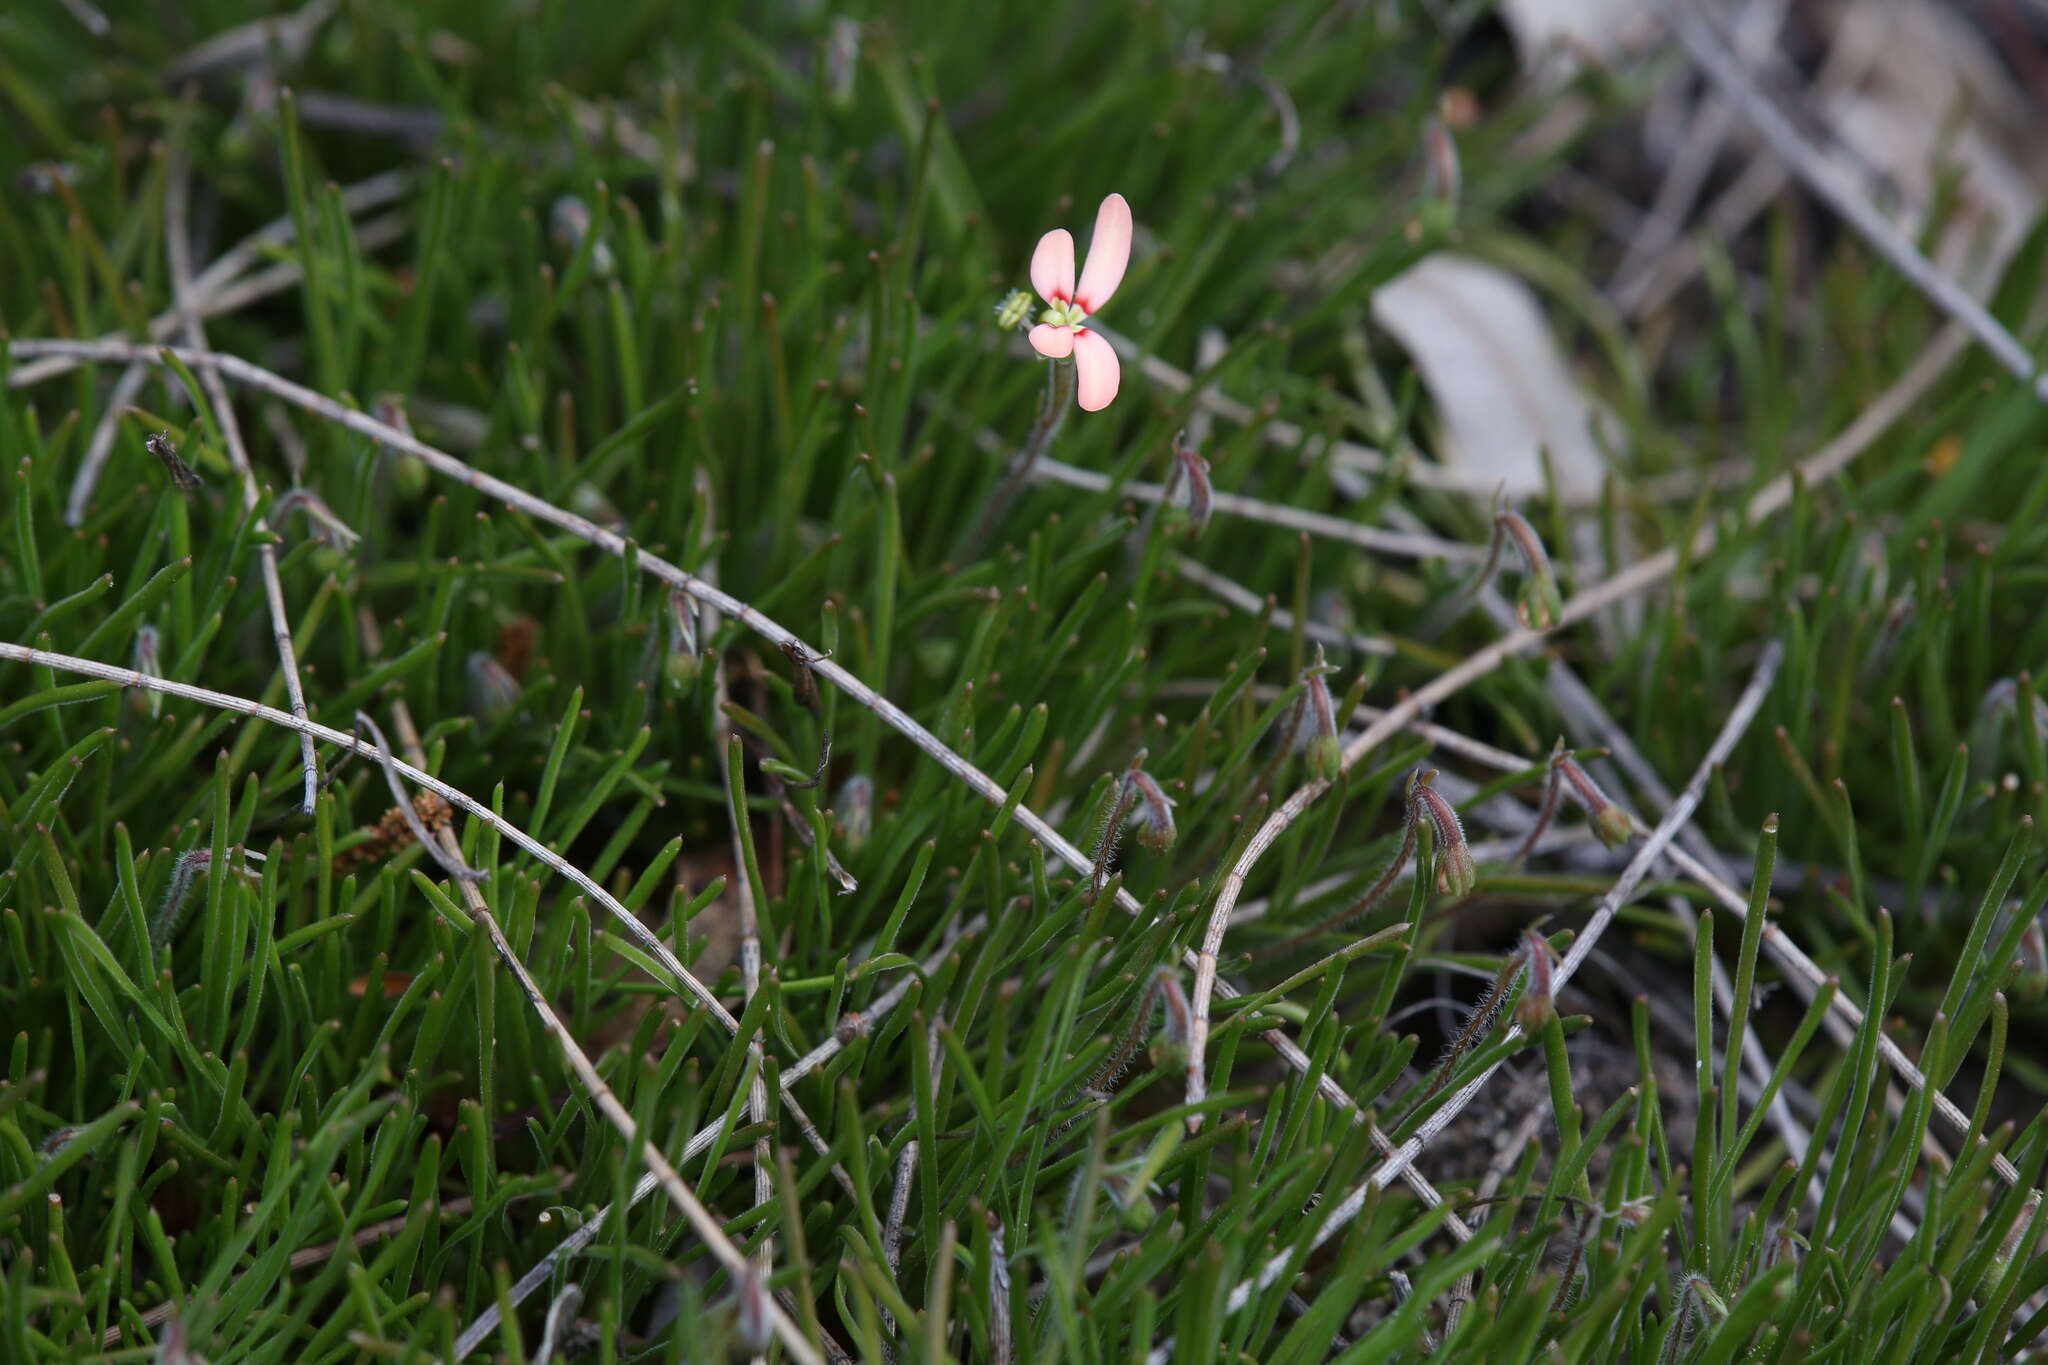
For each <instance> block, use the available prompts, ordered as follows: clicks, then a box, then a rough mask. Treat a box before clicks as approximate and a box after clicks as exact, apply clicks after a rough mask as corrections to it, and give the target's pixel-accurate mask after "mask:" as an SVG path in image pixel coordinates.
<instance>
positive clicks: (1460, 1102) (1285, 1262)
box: [1147, 640, 1785, 1365]
mask: <svg viewBox="0 0 2048 1365" xmlns="http://www.w3.org/2000/svg"><path fill="white" fill-rule="evenodd" d="M1784 653H1785V651H1784V646H1783V645H1781V644H1780V643H1778V642H1777V641H1775V640H1774V641H1772V642H1771V643H1770V644H1768V645H1766V646H1765V647H1764V652H1763V656H1762V657H1761V658H1760V659H1759V660H1758V661H1757V666H1756V672H1755V674H1754V675H1753V676H1752V677H1751V678H1750V681H1749V686H1748V687H1747V688H1745V689H1744V690H1743V693H1742V696H1741V697H1740V698H1738V699H1737V701H1736V703H1735V709H1734V710H1733V711H1731V712H1730V713H1729V715H1728V719H1727V720H1726V721H1725V722H1723V724H1722V726H1721V732H1720V734H1718V735H1716V736H1715V738H1714V742H1713V744H1712V745H1711V746H1710V747H1709V748H1708V749H1707V753H1706V756H1705V757H1704V758H1702V759H1701V760H1700V765H1699V768H1698V769H1697V771H1695V772H1694V774H1693V778H1692V781H1690V782H1688V783H1687V784H1686V787H1685V790H1684V791H1683V792H1681V793H1680V794H1679V797H1678V800H1677V801H1676V802H1674V803H1673V804H1672V807H1671V809H1670V810H1669V811H1667V812H1665V815H1664V818H1663V819H1662V820H1660V821H1658V822H1657V828H1656V829H1654V830H1652V831H1650V837H1649V838H1647V839H1645V840H1644V841H1643V843H1642V846H1641V847H1640V848H1638V849H1637V850H1636V855H1635V857H1633V858H1631V859H1630V860H1629V864H1628V866H1627V867H1626V868H1625V869H1623V871H1622V874H1621V876H1620V877H1619V878H1618V879H1617V880H1616V881H1615V883H1614V886H1613V888H1612V889H1611V890H1610V891H1608V893H1607V895H1606V896H1604V897H1603V898H1602V899H1601V901H1600V905H1599V907H1598V908H1597V909H1595V910H1594V912H1593V916H1592V918H1591V919H1590V920H1589V921H1587V924H1586V927H1585V929H1584V930H1583V931H1581V933H1580V934H1579V936H1578V938H1577V939H1576V940H1574V941H1573V943H1572V947H1571V951H1570V952H1568V953H1567V954H1566V955H1565V958H1564V961H1562V962H1560V963H1559V964H1558V965H1557V968H1556V970H1555V972H1554V973H1553V974H1552V976H1551V991H1552V993H1553V996H1554V995H1555V993H1556V992H1557V991H1560V990H1562V989H1563V988H1564V985H1565V983H1566V982H1568V981H1570V980H1571V978H1572V974H1573V973H1574V972H1576V971H1577V970H1578V968H1579V964H1580V963H1582V962H1584V961H1585V960H1586V957H1587V955H1588V954H1589V953H1591V952H1592V951H1593V946H1594V944H1596V943H1598V942H1599V941H1600V935H1601V934H1602V933H1603V932H1604V931H1605V930H1606V928H1607V926H1608V925H1609V924H1610V923H1612V922H1613V919H1614V916H1615V915H1616V914H1617V913H1619V912H1620V910H1621V907H1622V906H1624V905H1626V904H1627V903H1628V902H1629V899H1630V898H1631V897H1633V896H1634V895H1635V891H1636V887H1638V886H1639V885H1641V884H1642V880H1643V878H1644V877H1646V876H1648V875H1649V872H1650V869H1651V868H1652V867H1654V866H1656V863H1657V859H1658V858H1659V857H1661V856H1662V855H1663V854H1664V852H1665V850H1666V849H1667V848H1668V847H1669V846H1670V844H1671V841H1672V839H1673V838H1674V837H1675V836H1676V835H1677V833H1678V831H1679V829H1680V828H1681V827H1683V826H1684V824H1685V823H1686V821H1688V820H1690V819H1691V818H1692V813H1693V810H1694V809H1695V808H1696V807H1697V806H1698V805H1699V803H1700V798H1701V797H1702V796H1704V795H1705V794H1706V790H1707V779H1708V778H1709V777H1710V776H1712V774H1713V771H1714V769H1715V768H1717V767H1719V766H1720V765H1721V764H1722V763H1724V762H1725V761H1726V760H1727V758H1728V754H1729V752H1730V751H1731V750H1733V749H1734V747H1735V745H1736V743H1737V741H1739V740H1740V739H1741V738H1742V736H1743V734H1744V732H1745V731H1747V730H1748V728H1749V723H1750V722H1751V721H1752V720H1754V719H1755V718H1756V713H1757V710H1758V708H1760V707H1761V706H1762V705H1763V701H1764V697H1765V696H1766V695H1767V694H1768V693H1769V692H1770V688H1771V683H1772V682H1773V681H1774V680H1775V679H1776V677H1777V674H1778V665H1779V663H1780V662H1781V661H1782V660H1783V658H1784ZM1521 1033H1522V1025H1521V1023H1520V1021H1518V1020H1517V1021H1510V1023H1509V1024H1508V1027H1507V1031H1506V1034H1505V1035H1504V1037H1505V1039H1507V1040H1512V1039H1514V1038H1517V1037H1519V1036H1521ZM1506 1060H1507V1059H1506V1058H1505V1057H1503V1058H1501V1059H1500V1060H1498V1061H1496V1062H1494V1063H1493V1065H1491V1066H1489V1067H1487V1068H1486V1070H1484V1071H1482V1072H1480V1073H1479V1074H1478V1075H1477V1076H1475V1077H1473V1078H1472V1079H1471V1080H1470V1081H1467V1082H1466V1083H1465V1084H1464V1085H1463V1086H1461V1087H1460V1088H1459V1089H1458V1091H1457V1093H1456V1094H1454V1095H1452V1097H1451V1098H1450V1099H1449V1100H1448V1101H1446V1102H1445V1104H1444V1105H1443V1107H1442V1108H1440V1109H1438V1110H1437V1111H1436V1112H1434V1113H1432V1114H1431V1115H1430V1116H1429V1117H1428V1118H1427V1119H1425V1120H1423V1123H1422V1126H1421V1127H1420V1128H1419V1129H1417V1130H1416V1132H1415V1135H1414V1136H1413V1137H1411V1138H1409V1139H1408V1140H1407V1141H1406V1142H1404V1143H1402V1144H1401V1146H1400V1147H1399V1148H1398V1149H1397V1150H1396V1151H1395V1152H1394V1154H1393V1155H1392V1156H1390V1157H1388V1158H1387V1159H1386V1160H1385V1161H1382V1162H1381V1163H1380V1164H1379V1165H1378V1166H1375V1167H1374V1168H1373V1169H1372V1172H1371V1173H1370V1174H1369V1175H1367V1176H1366V1178H1365V1179H1364V1180H1362V1181H1360V1182H1359V1184H1358V1185H1357V1186H1356V1187H1355V1188H1354V1189H1352V1190H1351V1192H1350V1193H1348V1194H1347V1195H1345V1197H1344V1198H1343V1199H1342V1200H1340V1201H1339V1202H1338V1203H1337V1205H1336V1206H1335V1207H1334V1208H1332V1209H1331V1210H1330V1212H1329V1213H1328V1214H1327V1215H1325V1217H1324V1218H1323V1221H1322V1223H1321V1225H1319V1226H1318V1227H1317V1228H1316V1231H1315V1236H1314V1237H1312V1238H1310V1239H1309V1244H1308V1245H1309V1249H1311V1250H1312V1249H1314V1248H1315V1247H1319V1246H1321V1245H1322V1244H1323V1243H1325V1242H1327V1241H1328V1240H1329V1239H1330V1238H1331V1237H1333V1236H1335V1235H1336V1234H1337V1233H1338V1232H1339V1231H1341V1230H1342V1229H1343V1228H1344V1227H1345V1226H1346V1225H1347V1224H1348V1223H1350V1221H1351V1220H1352V1219H1353V1218H1355V1217H1357V1216H1358V1213H1359V1210H1361V1209H1362V1208H1364V1207H1365V1201H1366V1197H1367V1196H1368V1195H1369V1194H1370V1193H1371V1192H1372V1191H1374V1190H1383V1189H1385V1188H1386V1187H1387V1186H1389V1185H1391V1184H1392V1183H1393V1182H1394V1181H1395V1180H1397V1179H1399V1178H1400V1174H1401V1172H1402V1171H1403V1170H1405V1169H1407V1167H1408V1166H1409V1165H1410V1164H1411V1163H1413V1162H1414V1160H1415V1158H1416V1156H1417V1155H1418V1154H1420V1153H1421V1152H1422V1150H1423V1149H1424V1148H1426V1147H1427V1146H1428V1145H1429V1144H1430V1142H1431V1141H1432V1140H1433V1139H1434V1138H1435V1137H1436V1136H1437V1135H1438V1134H1439V1133H1441V1132H1443V1130H1444V1129H1445V1128H1446V1127H1448V1126H1449V1125H1450V1123H1451V1121H1452V1120H1453V1119H1455V1118H1456V1117H1457V1116H1458V1115H1459V1114H1460V1113H1461V1112H1463V1110H1464V1108H1465V1106H1466V1105H1467V1104H1470V1103H1471V1102H1472V1097H1473V1096H1475V1095H1477V1094H1478V1093H1479V1091H1480V1090H1481V1089H1482V1088H1484V1086H1485V1085H1486V1082H1487V1081H1488V1080H1490V1079H1492V1077H1493V1074H1494V1073H1495V1072H1496V1071H1498V1070H1500V1068H1501V1067H1502V1066H1504V1065H1505V1064H1506ZM1295 1256H1296V1252H1295V1250H1294V1249H1292V1248H1290V1249H1288V1250H1287V1251H1283V1252H1281V1253H1279V1254H1278V1255H1276V1256H1274V1257H1273V1258H1272V1259H1270V1260H1268V1261H1267V1262H1266V1263H1265V1264H1264V1265H1262V1266H1261V1267H1260V1268H1259V1271H1258V1273H1257V1274H1255V1275H1253V1276H1251V1277H1249V1278H1248V1279H1246V1280H1244V1281H1242V1282H1241V1283H1239V1284H1238V1285H1237V1286H1236V1287H1235V1288H1234V1289H1232V1290H1231V1291H1230V1297H1229V1298H1228V1299H1226V1300H1225V1301H1224V1308H1223V1311H1224V1312H1225V1313H1234V1312H1236V1311H1237V1310H1238V1309H1240V1308H1242V1307H1244V1305H1245V1304H1246V1303H1248V1302H1249V1301H1250V1300H1251V1296H1252V1295H1253V1294H1254V1293H1256V1292H1257V1291H1258V1290H1260V1289H1264V1288H1266V1287H1267V1286H1269V1285H1271V1284H1273V1283H1274V1282H1276V1281H1277V1280H1278V1279H1279V1278H1280V1277H1281V1276H1282V1275H1284V1274H1286V1273H1287V1269H1288V1267H1289V1266H1291V1265H1293V1264H1295ZM1171 1347H1172V1343H1170V1342H1169V1343H1168V1344H1167V1345H1165V1346H1162V1347H1160V1348H1158V1349H1157V1350H1155V1351H1153V1352H1152V1354H1151V1355H1150V1356H1149V1357H1148V1358H1147V1360H1148V1365H1166V1362H1167V1361H1169V1360H1171V1359H1172V1350H1171Z"/></svg>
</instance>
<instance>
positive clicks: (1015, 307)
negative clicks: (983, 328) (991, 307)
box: [996, 289, 1031, 332]
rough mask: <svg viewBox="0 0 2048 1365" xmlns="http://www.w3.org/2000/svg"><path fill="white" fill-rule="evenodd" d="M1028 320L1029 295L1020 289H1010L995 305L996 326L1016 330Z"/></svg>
mask: <svg viewBox="0 0 2048 1365" xmlns="http://www.w3.org/2000/svg"><path fill="white" fill-rule="evenodd" d="M1030 320H1031V296H1030V295H1029V294H1027V293H1025V292H1024V291H1023V290H1021V289H1012V290H1011V291H1010V292H1009V293H1007V294H1005V295H1003V297H1002V301H1001V302H1000V303H998V304H997V305H996V326H998V327H1000V328H1002V329H1003V330H1004V331H1005V332H1014V331H1017V330H1019V329H1020V328H1022V327H1023V326H1024V324H1025V323H1027V322H1029V321H1030Z"/></svg>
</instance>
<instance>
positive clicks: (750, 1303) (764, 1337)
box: [733, 1261, 775, 1354]
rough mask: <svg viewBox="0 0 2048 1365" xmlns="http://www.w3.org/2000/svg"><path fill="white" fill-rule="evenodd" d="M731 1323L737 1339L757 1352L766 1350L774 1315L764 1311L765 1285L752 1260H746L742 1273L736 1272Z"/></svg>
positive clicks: (766, 1293) (766, 1306)
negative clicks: (736, 1300) (736, 1293)
mask: <svg viewBox="0 0 2048 1365" xmlns="http://www.w3.org/2000/svg"><path fill="white" fill-rule="evenodd" d="M733 1326H734V1328H735V1330H736V1331H737V1332H738V1334H739V1339H740V1343H741V1344H742V1345H744V1346H745V1347H746V1348H747V1349H748V1350H750V1351H753V1352H755V1353H757V1354H758V1353H760V1352H763V1351H766V1350H767V1349H768V1346H769V1343H770V1342H771V1341H772V1340H773V1339H774V1336H775V1322H774V1318H773V1317H772V1316H771V1315H770V1314H769V1311H768V1286H767V1284H766V1283H765V1282H764V1281H763V1279H762V1276H761V1267H760V1266H758V1265H757V1264H755V1263H754V1262H753V1261H748V1262H747V1269H746V1273H745V1274H743V1275H741V1276H740V1283H739V1303H738V1304H737V1306H736V1308H735V1311H734V1315H733Z"/></svg>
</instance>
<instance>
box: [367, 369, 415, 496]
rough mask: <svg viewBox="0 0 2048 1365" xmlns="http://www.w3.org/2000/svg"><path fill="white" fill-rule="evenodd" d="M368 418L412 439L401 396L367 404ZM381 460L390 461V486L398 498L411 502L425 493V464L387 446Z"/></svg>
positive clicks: (385, 396)
mask: <svg viewBox="0 0 2048 1365" xmlns="http://www.w3.org/2000/svg"><path fill="white" fill-rule="evenodd" d="M370 415H371V416H373V417H375V418H376V419H377V420H378V421H380V422H382V423H383V424H384V425H385V426H387V427H394V428H396V429H397V430H398V431H400V432H403V433H404V434H405V435H407V436H410V435H412V420H411V419H410V418H408V417H407V416H406V412H405V398H404V396H403V395H401V394H396V393H380V394H378V395H377V398H376V401H374V402H373V403H371V404H370ZM384 458H385V459H386V460H387V461H389V467H390V470H391V486H392V487H393V488H395V489H397V490H398V494H399V496H400V497H402V498H404V499H405V500H406V501H408V502H410V501H412V500H413V499H415V498H417V497H419V495H420V494H422V493H424V492H426V491H427V477H428V473H427V465H426V461H424V460H422V459H420V457H419V456H417V455H414V454H411V453H409V452H407V451H403V450H399V449H397V448H396V447H394V446H388V445H387V446H385V447H384Z"/></svg>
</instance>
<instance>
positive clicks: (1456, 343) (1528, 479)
mask: <svg viewBox="0 0 2048 1365" xmlns="http://www.w3.org/2000/svg"><path fill="white" fill-rule="evenodd" d="M1372 315H1373V320H1374V321H1375V322H1377V323H1378V324H1379V325H1380V326H1381V327H1383V328H1385V329H1386V330H1387V331H1388V332H1389V333H1391V334H1392V336H1393V337H1394V339H1395V340H1396V341H1397V342H1399V343H1400V344H1401V347H1402V349H1404V350H1406V351H1407V352H1408V353H1409V355H1410V356H1412V357H1413V358H1414V361H1415V366H1416V369H1417V370H1419V371H1420V372H1421V375H1422V381H1423V383H1424V384H1425V385H1426V386H1427V387H1428V389H1429V396H1430V398H1431V400H1432V401H1433V402H1434V403H1435V404H1436V409H1437V414H1438V418H1439V421H1440V423H1441V425H1442V438H1441V440H1440V442H1439V453H1440V454H1441V456H1442V458H1443V460H1444V462H1445V463H1446V464H1449V465H1451V466H1453V467H1455V468H1457V469H1458V470H1459V471H1460V472H1461V473H1463V474H1465V475H1467V476H1469V477H1471V478H1473V479H1475V480H1478V481H1486V482H1493V483H1496V484H1498V485H1500V486H1501V487H1502V488H1503V489H1504V490H1505V491H1506V493H1507V495H1508V496H1509V497H1530V496H1534V495H1536V494H1539V493H1541V492H1543V491H1544V478H1543V459H1544V456H1545V455H1546V454H1547V455H1548V457H1549V459H1550V461H1551V464H1552V466H1553V467H1554V468H1555V470H1556V473H1557V482H1558V490H1559V492H1560V493H1562V494H1563V495H1564V496H1565V497H1566V498H1567V499H1582V498H1585V497H1588V496H1590V495H1592V494H1594V493H1596V492H1597V491H1598V489H1599V487H1600V484H1601V481H1602V479H1603V478H1604V477H1605V476H1606V473H1607V457H1606V456H1605V455H1604V454H1603V453H1602V450H1601V447H1602V444H1603V441H1604V443H1605V444H1606V445H1607V447H1608V448H1609V449H1615V450H1619V449H1620V448H1621V446H1622V443H1623V442H1622V437H1621V434H1620V429H1619V425H1618V424H1617V423H1616V422H1615V421H1614V419H1613V418H1612V416H1611V415H1610V414H1609V413H1608V411H1607V409H1606V408H1605V407H1604V406H1603V405H1602V404H1601V403H1600V401H1599V400H1598V399H1596V398H1594V397H1593V396H1592V395H1590V394H1588V393H1587V392H1586V391H1585V390H1584V389H1583V388H1582V387H1581V386H1580V385H1579V383H1578V381H1577V380H1575V379H1574V378H1573V377H1572V374H1571V370H1570V368H1569V366H1568V365H1567V363H1566V360H1565V355H1564V352H1563V351H1562V350H1561V349H1560V348H1559V345H1558V342H1557V339H1556V337H1555V336H1554V335H1553V334H1552V332H1551V330H1550V325H1549V323H1548V322H1547V321H1546V320H1545V318H1544V316H1543V311H1542V308H1541V306H1540V305H1539V304H1538V302H1537V299H1536V295H1535V293H1534V292H1533V291H1532V290H1531V289H1530V288H1529V287H1528V286H1527V285H1526V284H1524V283H1522V281H1520V280H1519V279H1516V278H1515V277H1514V276H1513V275H1510V274H1508V273H1507V272H1506V271H1504V270H1502V269H1500V268H1499V267H1497V266H1493V265H1489V264H1487V263H1485V262H1483V261H1476V260H1472V259H1470V258H1469V257H1464V256H1458V255H1454V254H1452V253H1450V252H1444V251H1439V252H1436V253H1435V254H1433V255H1430V256H1427V257H1425V258H1424V259H1423V260H1421V261H1420V262H1418V263H1417V264H1415V265H1413V266H1411V267H1409V269H1408V270H1406V271H1404V272H1403V273H1402V274H1400V275H1398V276H1396V277H1395V278H1394V279H1392V280H1390V281H1388V282H1387V283H1386V284H1384V285H1382V286H1380V288H1379V289H1378V290H1377V291H1375V292H1374V294H1373V296H1372ZM1596 433H1598V434H1597V435H1596Z"/></svg>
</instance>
